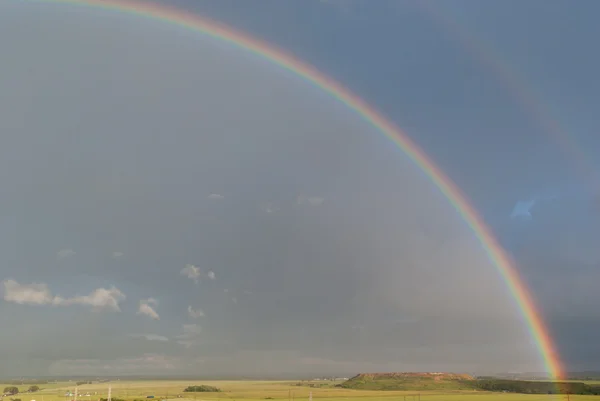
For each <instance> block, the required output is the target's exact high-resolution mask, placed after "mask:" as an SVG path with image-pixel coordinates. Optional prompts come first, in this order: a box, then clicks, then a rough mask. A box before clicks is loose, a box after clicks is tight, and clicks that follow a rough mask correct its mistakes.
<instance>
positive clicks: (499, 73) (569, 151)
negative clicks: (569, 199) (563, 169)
mask: <svg viewBox="0 0 600 401" xmlns="http://www.w3.org/2000/svg"><path fill="white" fill-rule="evenodd" d="M414 4H415V5H416V6H418V7H419V9H420V10H422V11H423V12H425V13H426V14H427V15H428V16H429V17H430V18H432V20H434V21H436V22H437V23H439V25H440V26H441V27H442V28H443V29H444V33H446V34H450V35H451V37H453V38H454V39H455V40H456V41H457V42H458V43H459V44H460V45H461V46H462V47H463V48H464V49H466V50H467V51H468V52H469V53H470V54H471V55H472V56H473V58H474V59H475V60H477V62H479V63H481V64H482V65H483V66H484V67H486V68H487V69H488V70H489V71H490V72H492V73H493V74H494V75H495V76H496V78H497V79H498V81H499V82H500V83H502V84H504V85H505V87H506V89H507V90H508V92H509V93H510V94H511V95H512V96H513V97H514V99H515V100H516V103H517V104H518V105H519V106H521V107H522V108H523V110H524V111H525V112H526V113H528V114H529V116H531V117H532V118H533V120H535V121H536V122H537V123H538V124H539V125H540V127H541V128H542V129H543V130H544V132H545V133H547V134H548V135H549V136H550V138H551V139H552V140H553V141H554V142H555V143H556V144H557V145H558V146H559V147H560V149H561V150H562V151H563V152H565V153H566V155H567V156H569V159H570V160H571V161H572V162H573V163H574V164H575V167H576V168H577V170H578V172H579V173H580V174H581V177H582V178H583V180H584V182H585V183H586V184H587V185H589V186H590V189H591V190H593V191H598V189H599V187H600V174H599V172H598V169H597V168H596V167H595V164H594V162H593V161H592V158H591V157H590V156H589V155H588V154H587V152H586V151H585V150H584V148H583V147H582V146H581V145H580V144H579V143H577V141H576V138H575V137H574V136H573V135H570V134H569V133H568V132H567V131H566V130H564V129H563V127H562V126H561V124H560V123H559V121H558V120H556V119H555V118H553V117H552V116H551V115H550V113H549V112H548V110H547V109H548V107H546V106H544V104H543V103H542V102H540V101H539V100H538V98H539V96H536V95H535V94H534V91H533V90H532V89H531V88H530V87H529V86H528V85H526V82H525V80H524V79H523V78H522V76H521V74H518V72H517V71H516V70H515V69H514V68H512V67H511V66H510V64H509V63H508V62H506V60H505V59H504V58H502V57H501V56H500V55H499V54H497V52H495V51H494V50H493V49H492V47H491V46H490V45H489V43H486V42H485V41H484V40H483V39H482V38H481V37H480V36H479V35H475V34H473V33H471V32H469V31H468V30H467V28H466V27H465V26H464V25H461V24H459V23H458V22H457V21H456V20H454V19H453V18H452V17H451V16H450V15H449V14H448V13H447V12H444V11H443V10H442V7H436V6H435V5H434V4H433V3H432V2H430V1H426V0H421V1H418V2H415V3H414Z"/></svg>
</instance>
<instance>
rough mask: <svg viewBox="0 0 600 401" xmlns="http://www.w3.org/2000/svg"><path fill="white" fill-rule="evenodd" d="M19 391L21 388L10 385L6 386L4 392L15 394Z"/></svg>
mask: <svg viewBox="0 0 600 401" xmlns="http://www.w3.org/2000/svg"><path fill="white" fill-rule="evenodd" d="M18 393H19V388H18V387H15V386H10V387H6V388H4V394H9V395H15V394H18Z"/></svg>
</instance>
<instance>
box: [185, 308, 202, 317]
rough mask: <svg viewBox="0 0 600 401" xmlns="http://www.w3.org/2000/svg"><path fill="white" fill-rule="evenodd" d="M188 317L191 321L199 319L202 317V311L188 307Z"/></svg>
mask: <svg viewBox="0 0 600 401" xmlns="http://www.w3.org/2000/svg"><path fill="white" fill-rule="evenodd" d="M187 311H188V315H189V317H191V318H192V319H198V318H199V317H203V316H204V311H202V309H194V308H192V306H191V305H190V306H188V309H187Z"/></svg>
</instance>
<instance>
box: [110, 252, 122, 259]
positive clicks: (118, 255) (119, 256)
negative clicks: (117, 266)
mask: <svg viewBox="0 0 600 401" xmlns="http://www.w3.org/2000/svg"><path fill="white" fill-rule="evenodd" d="M112 257H113V258H114V259H119V258H121V257H123V252H118V251H115V252H113V253H112Z"/></svg>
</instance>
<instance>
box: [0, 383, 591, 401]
mask: <svg viewBox="0 0 600 401" xmlns="http://www.w3.org/2000/svg"><path fill="white" fill-rule="evenodd" d="M200 384H207V385H211V386H215V387H218V388H220V389H221V390H222V392H220V393H184V392H183V389H184V388H186V387H187V386H190V385H200ZM297 384H298V382H295V381H294V382H291V381H202V380H197V381H193V380H185V381H167V380H164V381H162V380H155V381H112V382H111V383H110V385H111V387H112V396H113V398H115V397H116V398H122V399H126V400H129V401H132V400H142V399H143V400H146V396H149V395H154V397H155V398H154V399H155V400H156V401H161V400H165V399H168V400H170V401H192V400H194V401H212V400H223V401H228V400H231V401H237V400H249V401H258V400H279V401H288V400H293V401H299V400H303V401H308V397H309V393H310V392H312V395H313V400H314V401H318V400H319V399H328V400H331V399H337V400H340V401H342V400H343V401H378V400H381V401H384V400H390V401H391V400H398V401H419V400H420V401H513V400H514V401H517V400H518V401H562V400H565V401H566V400H567V396H563V395H526V394H511V393H488V392H482V391H473V390H470V391H421V392H420V393H419V392H415V391H370V390H352V389H344V388H336V387H333V386H332V383H331V382H330V383H328V384H326V385H325V386H324V387H321V388H311V387H308V384H311V383H303V384H304V385H302V386H298V385H297ZM312 384H314V385H321V384H322V383H320V382H313V383H312ZM8 386H9V384H0V389H4V388H5V387H8ZM108 386H109V383H94V384H86V385H81V386H79V387H78V393H79V395H80V397H79V398H78V401H86V400H89V401H97V400H98V399H99V398H100V397H103V398H105V397H106V395H107V390H108ZM17 387H19V390H22V391H25V390H27V388H28V387H29V385H24V386H17ZM40 387H41V391H39V392H37V393H21V394H18V395H16V396H13V397H5V401H7V400H10V399H11V398H19V399H21V400H22V401H33V400H35V401H70V400H72V399H73V397H65V392H66V391H68V390H71V391H74V390H75V381H73V382H62V383H51V384H40ZM86 393H90V396H89V397H88V396H85V394H86ZM94 393H97V394H94ZM81 395H83V396H81ZM178 395H180V396H181V397H182V398H178ZM584 400H585V401H588V400H589V401H600V396H580V395H571V396H570V401H584Z"/></svg>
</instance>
